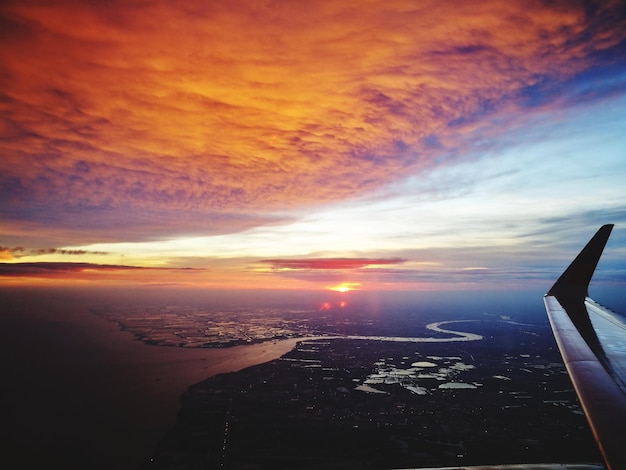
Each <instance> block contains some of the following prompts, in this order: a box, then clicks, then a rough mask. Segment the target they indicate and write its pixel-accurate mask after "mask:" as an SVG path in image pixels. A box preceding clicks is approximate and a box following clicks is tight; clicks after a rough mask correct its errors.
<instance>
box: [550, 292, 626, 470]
mask: <svg viewBox="0 0 626 470" xmlns="http://www.w3.org/2000/svg"><path fill="white" fill-rule="evenodd" d="M544 303H545V306H546V311H547V312H548V318H549V320H550V325H551V326H552V331H553V332H554V337H555V339H556V342H557V345H558V347H559V350H560V352H561V356H562V357H563V362H564V363H565V367H566V368H567V372H568V374H569V376H570V379H571V381H572V384H573V386H574V390H575V391H576V394H577V395H578V399H579V401H580V404H581V406H582V408H583V411H584V413H585V416H586V417H587V421H588V422H589V426H590V427H591V432H592V433H593V435H594V438H595V440H596V443H597V445H598V447H599V449H600V452H601V453H602V455H603V456H604V458H605V461H606V463H607V466H608V468H610V469H615V470H617V469H623V468H626V454H625V453H624V443H625V442H626V432H625V431H624V429H625V426H626V398H625V397H624V393H623V392H622V390H621V388H620V387H619V385H618V384H617V383H616V382H615V381H614V380H613V378H612V377H611V375H610V374H609V373H608V372H607V370H606V369H605V368H604V367H603V365H602V363H601V362H600V361H599V360H598V358H597V357H596V356H595V354H594V353H593V352H592V351H591V349H590V348H589V347H588V346H587V343H586V342H585V341H584V339H583V338H582V336H581V335H580V334H579V332H578V330H577V329H576V327H575V326H574V324H573V323H572V321H571V320H570V318H569V315H568V314H567V311H566V310H565V309H564V308H563V307H562V306H561V304H560V303H559V302H558V300H557V299H556V297H553V296H546V297H545V298H544Z"/></svg>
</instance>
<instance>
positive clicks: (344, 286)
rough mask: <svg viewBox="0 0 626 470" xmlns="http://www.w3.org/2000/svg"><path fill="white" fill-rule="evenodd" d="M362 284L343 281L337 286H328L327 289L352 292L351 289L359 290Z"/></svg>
mask: <svg viewBox="0 0 626 470" xmlns="http://www.w3.org/2000/svg"><path fill="white" fill-rule="evenodd" d="M360 285H361V284H360V283H358V282H342V283H341V284H338V285H336V286H326V289H328V290H334V291H336V292H350V291H351V290H357V289H358V288H359V286H360Z"/></svg>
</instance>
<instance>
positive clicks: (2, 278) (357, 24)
mask: <svg viewBox="0 0 626 470" xmlns="http://www.w3.org/2000/svg"><path fill="white" fill-rule="evenodd" d="M0 35H1V37H2V40H1V46H0V61H1V62H0V64H1V65H0V67H1V68H0V70H1V72H0V106H1V109H2V112H1V113H0V118H1V122H2V124H1V126H0V132H1V140H0V286H8V287H13V286H22V285H35V286H40V285H45V286H57V285H73V286H75V285H79V286H80V285H82V286H96V285H110V286H117V285H125V286H153V287H155V288H160V287H163V288H165V287H168V286H179V287H200V288H207V289H239V288H246V289H254V288H259V289H323V288H332V289H341V290H351V289H360V290H418V291H419V290H446V289H461V290H462V289H480V288H485V287H492V288H498V289H500V288H501V289H511V288H518V287H520V286H533V287H537V288H542V286H545V288H546V290H547V289H548V288H549V287H550V285H551V283H552V282H553V281H554V279H555V278H556V277H557V276H558V274H559V273H560V272H561V271H562V270H563V269H564V268H565V267H566V266H567V264H568V263H569V261H570V260H571V259H572V258H573V257H574V255H575V254H576V253H577V252H578V251H579V250H580V249H581V248H582V246H584V244H585V243H586V241H587V240H588V239H589V238H590V237H591V236H592V235H593V233H595V231H596V230H597V229H598V228H599V227H600V226H601V225H602V224H605V223H614V224H616V226H615V229H614V231H613V235H612V237H611V239H610V241H609V244H608V245H607V249H606V251H605V256H604V258H603V260H602V261H601V265H600V266H601V268H602V269H601V270H600V269H599V272H598V274H597V277H596V278H594V281H595V280H597V282H600V283H602V282H606V283H613V284H614V285H617V286H622V287H623V286H625V285H626V184H625V181H626V178H625V177H626V5H625V4H624V2H622V1H592V0H589V1H575V0H572V1H570V0H567V1H565V0H564V1H559V0H554V1H548V0H546V1H533V0H524V1H521V0H520V1H507V2H502V1H500V0H493V1H491V0H472V1H447V2H440V1H436V0H433V1H427V0H423V1H396V0H380V1H378V0H368V1H347V0H344V1H339V0H309V1H306V2H295V1H280V0H276V1H271V0H268V1H258V2H257V1H254V2H253V1H243V0H239V1H237V0H234V1H228V2H206V1H201V0H188V1H185V2H171V1H165V0H155V1H143V0H142V1H129V0H123V1H122V0H110V1H97V0H89V1H74V0H58V1H55V2H47V1H35V0H19V1H11V0H8V1H3V2H2V3H1V4H0Z"/></svg>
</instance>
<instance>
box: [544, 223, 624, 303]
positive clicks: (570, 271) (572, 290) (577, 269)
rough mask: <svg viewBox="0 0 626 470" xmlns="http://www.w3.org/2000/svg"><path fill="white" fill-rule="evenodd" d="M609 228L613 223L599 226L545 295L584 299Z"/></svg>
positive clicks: (609, 230) (609, 231) (607, 236)
mask: <svg viewBox="0 0 626 470" xmlns="http://www.w3.org/2000/svg"><path fill="white" fill-rule="evenodd" d="M611 230H613V224H607V225H603V226H602V227H600V229H599V230H598V231H597V232H596V234H595V235H594V236H593V238H592V239H591V240H589V243H587V245H586V246H585V248H583V250H582V251H581V252H580V253H579V254H578V256H577V257H576V259H574V261H572V263H571V264H570V265H569V266H568V268H567V269H566V270H565V271H563V274H561V277H559V279H558V280H557V281H556V282H555V283H554V285H553V286H552V288H551V289H550V290H549V291H548V293H547V294H546V295H553V296H555V297H557V298H560V299H563V298H570V299H572V298H576V299H577V300H584V299H585V297H587V296H588V295H589V291H588V289H589V282H590V281H591V277H592V276H593V272H594V271H595V270H596V266H597V265H598V261H599V260H600V256H602V252H603V251H604V247H605V245H606V242H607V240H608V239H609V235H610V234H611ZM572 300H573V299H572Z"/></svg>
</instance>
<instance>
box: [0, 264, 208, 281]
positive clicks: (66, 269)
mask: <svg viewBox="0 0 626 470" xmlns="http://www.w3.org/2000/svg"><path fill="white" fill-rule="evenodd" d="M86 271H89V272H101V273H103V272H119V271H167V272H190V271H198V272H202V271H204V270H203V269H195V268H154V267H141V266H125V265H113V264H96V263H67V262H32V263H0V276H7V277H13V276H20V277H22V276H23V277H44V278H47V277H54V276H55V275H62V276H65V275H67V274H72V273H82V272H86Z"/></svg>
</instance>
